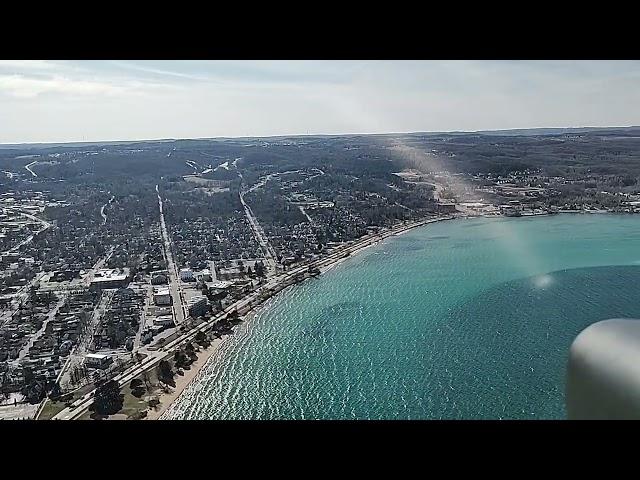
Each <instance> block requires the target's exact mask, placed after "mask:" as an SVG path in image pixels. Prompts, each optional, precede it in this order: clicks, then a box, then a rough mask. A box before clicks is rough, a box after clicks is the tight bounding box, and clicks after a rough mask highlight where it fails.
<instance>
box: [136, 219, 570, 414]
mask: <svg viewBox="0 0 640 480" xmlns="http://www.w3.org/2000/svg"><path fill="white" fill-rule="evenodd" d="M563 213H564V212H563ZM567 213H569V212H567ZM570 213H574V215H575V213H579V212H570ZM574 215H571V216H574ZM538 217H539V216H538ZM538 217H536V218H538ZM453 218H455V219H465V220H468V219H475V220H480V219H483V220H487V219H484V218H482V217H477V216H473V217H467V216H457V217H453ZM453 218H451V217H447V218H438V219H433V220H431V221H430V222H429V223H433V221H434V220H435V221H442V220H445V219H447V220H448V219H453ZM523 218H528V217H523ZM500 219H501V217H496V218H495V220H500ZM502 219H503V220H504V218H502ZM507 220H508V219H507ZM418 226H426V224H425V223H422V224H420V225H415V226H412V227H411V228H406V226H402V225H400V226H399V227H405V228H398V229H397V230H393V231H387V232H385V236H384V238H379V239H376V240H375V241H368V242H365V243H364V244H362V245H360V246H359V245H358V242H355V244H351V245H348V246H346V247H345V250H349V251H351V253H350V254H349V255H344V256H343V255H340V256H339V257H338V258H336V259H334V260H333V261H331V262H330V263H329V264H328V265H325V266H323V267H322V269H321V271H322V273H325V272H327V271H328V270H330V269H332V268H333V267H335V266H336V265H339V264H341V263H342V262H343V261H344V260H347V259H348V258H350V257H351V256H353V255H355V254H356V253H359V252H361V251H363V250H365V249H366V248H369V247H370V246H373V245H377V244H380V243H381V242H382V241H383V240H384V239H386V238H388V237H391V236H399V235H402V234H403V233H405V232H406V231H408V230H409V229H415V228H416V227H418ZM284 290H286V291H287V293H286V295H289V293H290V289H289V288H288V287H287V288H285V289H283V291H281V292H279V293H278V294H276V295H274V296H273V297H271V299H269V300H267V301H266V302H264V303H262V304H260V305H258V306H256V307H255V308H254V309H253V310H251V311H250V312H248V313H247V315H246V316H245V317H244V320H245V322H244V323H243V324H242V325H241V326H240V328H239V329H238V330H237V331H236V334H237V335H251V332H252V329H251V328H250V325H251V323H252V320H253V319H254V318H255V317H256V316H258V315H259V314H261V313H263V312H265V311H267V310H268V309H269V308H270V307H271V306H272V305H273V303H272V302H273V301H275V302H277V301H281V300H282V298H283V297H282V296H279V294H280V293H284ZM223 342H224V340H219V341H217V343H216V346H215V348H211V349H208V350H206V351H201V353H200V357H201V358H200V359H199V360H198V361H197V363H196V364H194V366H193V367H192V371H191V372H188V375H185V377H177V378H176V381H177V380H178V378H179V379H180V380H182V382H181V383H180V384H179V385H177V387H176V389H175V391H174V392H173V393H172V394H170V395H168V396H166V395H163V396H162V398H161V402H162V404H161V406H160V408H159V409H158V410H157V411H156V412H150V413H152V415H150V416H149V419H156V418H160V417H162V419H171V418H177V417H176V415H178V414H179V412H178V411H177V410H176V411H173V412H172V408H171V407H172V406H174V405H175V403H176V401H177V400H178V399H179V398H180V396H181V394H182V392H183V391H185V390H186V389H187V387H189V386H190V385H191V384H192V383H194V381H199V380H201V379H202V378H203V372H202V370H203V369H204V368H205V367H206V366H209V368H208V369H206V371H207V372H209V371H210V370H211V368H215V366H214V367H211V364H212V363H215V362H218V361H224V359H225V358H226V357H225V355H226V353H228V352H227V351H226V349H222V350H220V345H221V344H223ZM227 345H232V343H230V342H227ZM167 411H169V413H168V414H166V413H167Z"/></svg>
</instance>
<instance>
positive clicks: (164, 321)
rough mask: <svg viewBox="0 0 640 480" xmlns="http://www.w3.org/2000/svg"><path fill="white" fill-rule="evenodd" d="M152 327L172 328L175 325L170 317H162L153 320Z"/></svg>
mask: <svg viewBox="0 0 640 480" xmlns="http://www.w3.org/2000/svg"><path fill="white" fill-rule="evenodd" d="M153 324H154V325H160V326H161V327H173V326H175V323H174V322H173V317H172V316H171V315H163V316H161V317H156V318H154V319H153Z"/></svg>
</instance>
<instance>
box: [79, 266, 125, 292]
mask: <svg viewBox="0 0 640 480" xmlns="http://www.w3.org/2000/svg"><path fill="white" fill-rule="evenodd" d="M129 280H130V278H129V269H128V268H123V269H103V270H98V271H97V272H96V274H95V275H94V276H93V280H91V284H90V285H89V288H90V289H92V290H103V289H105V288H122V287H125V286H126V285H127V284H128V283H129Z"/></svg>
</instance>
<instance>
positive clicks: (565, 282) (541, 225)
mask: <svg viewBox="0 0 640 480" xmlns="http://www.w3.org/2000/svg"><path fill="white" fill-rule="evenodd" d="M638 247H640V217H637V216H614V215H557V216H553V217H537V218H519V219H506V218H500V219H469V220H455V221H448V222H439V223H436V224H432V225H428V226H426V227H422V228H419V229H416V230H412V231H410V232H408V233H405V234H403V235H401V236H398V237H393V238H391V239H388V240H385V241H384V242H382V243H380V244H378V245H376V246H374V247H371V248H369V249H366V250H365V251H363V252H362V253H360V254H358V255H356V256H354V257H352V258H349V259H348V260H346V261H345V262H343V263H342V264H340V265H338V266H336V267H335V268H333V269H332V270H330V271H329V272H327V273H326V274H324V275H322V276H320V277H318V278H316V279H313V280H309V281H307V282H305V283H303V284H300V285H296V286H294V287H291V288H290V289H288V290H287V291H286V292H285V293H284V294H283V295H280V296H278V297H276V298H274V299H272V300H271V301H270V302H269V305H268V306H267V308H264V309H262V310H261V311H260V312H259V313H258V314H257V315H256V316H255V317H254V318H253V319H252V320H251V321H249V322H245V323H244V324H243V325H242V326H241V327H240V328H239V329H238V331H237V333H236V334H235V335H233V336H232V337H230V338H228V339H227V340H226V341H225V342H224V343H223V345H222V346H221V348H220V350H219V352H217V353H216V355H215V357H214V358H213V360H212V361H210V362H209V363H208V364H207V365H206V366H205V368H204V369H203V370H202V371H201V372H200V376H199V377H198V380H197V381H195V382H193V383H192V384H191V385H190V386H189V387H188V388H187V389H186V390H185V392H184V393H183V395H182V396H181V397H180V398H179V399H178V401H177V402H176V403H175V404H174V405H173V406H172V408H170V409H169V410H168V411H167V413H166V414H165V416H164V418H180V419H183V418H184V419H352V418H358V419H440V418H443V419H449V418H450V419H459V418H492V419H493V418H525V419H528V418H531V419H535V418H564V399H563V390H564V371H565V363H566V359H567V351H568V348H569V345H570V344H571V341H572V340H573V338H575V336H576V335H577V334H578V333H579V332H580V331H581V330H582V329H583V328H585V327H586V326H588V325H589V324H591V323H593V322H596V321H598V320H602V319H606V318H611V317H638V318H640V301H639V300H638V295H637V288H638V286H639V285H640V248H638Z"/></svg>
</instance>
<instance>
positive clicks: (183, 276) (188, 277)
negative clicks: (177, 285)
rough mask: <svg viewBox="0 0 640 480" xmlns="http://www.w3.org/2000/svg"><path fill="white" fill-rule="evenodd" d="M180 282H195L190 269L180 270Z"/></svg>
mask: <svg viewBox="0 0 640 480" xmlns="http://www.w3.org/2000/svg"><path fill="white" fill-rule="evenodd" d="M180 280H182V281H183V282H193V281H194V280H195V277H194V276H193V271H192V270H191V269H190V268H182V269H180Z"/></svg>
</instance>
